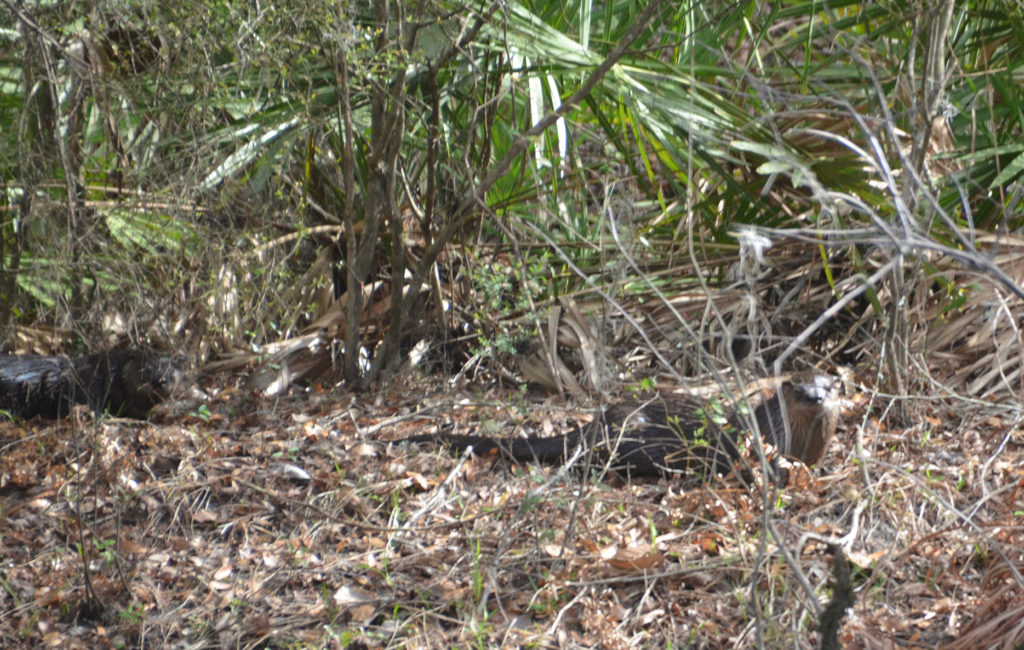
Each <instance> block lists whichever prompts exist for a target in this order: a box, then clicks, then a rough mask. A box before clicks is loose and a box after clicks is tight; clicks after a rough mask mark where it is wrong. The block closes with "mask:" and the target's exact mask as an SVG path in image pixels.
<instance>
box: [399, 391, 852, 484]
mask: <svg viewBox="0 0 1024 650" xmlns="http://www.w3.org/2000/svg"><path fill="white" fill-rule="evenodd" d="M837 387H838V380H837V379H836V378H835V377H833V376H831V375H824V374H798V375H794V376H793V377H791V378H790V379H788V380H786V381H785V382H783V384H782V386H781V388H780V389H779V390H777V391H775V393H774V394H771V395H764V396H762V397H761V399H760V402H758V403H757V404H756V406H755V407H754V409H753V413H752V414H750V413H749V411H748V409H746V408H744V406H743V405H742V404H741V405H740V406H738V407H736V406H724V405H723V404H722V403H721V402H716V401H714V400H711V401H708V400H703V399H701V398H699V397H696V396H694V395H678V394H665V393H656V394H653V395H650V396H648V397H645V398H640V397H638V398H635V399H630V400H628V401H625V402H620V403H618V404H614V405H612V406H610V407H609V408H608V409H606V410H605V411H604V412H603V413H602V414H601V416H600V417H599V418H598V419H596V420H595V421H594V422H593V423H591V424H590V425H586V426H584V427H579V428H577V429H574V430H573V431H570V432H569V433H566V434H564V435H557V436H551V437H537V436H529V437H526V438H514V439H511V440H499V439H496V438H490V437H486V436H468V435H455V434H446V433H433V434H425V435H419V436H412V437H409V438H405V439H403V440H400V441H399V442H412V443H420V442H435V443H439V444H443V445H445V446H446V447H448V448H449V449H451V450H452V451H463V450H465V449H466V448H468V447H470V446H472V447H473V451H474V453H476V454H481V455H482V454H489V453H498V454H500V455H502V456H504V457H506V458H508V459H510V460H512V461H515V462H530V461H533V460H536V461H538V462H541V463H561V462H564V461H565V460H566V459H567V458H569V457H571V456H572V454H573V450H574V449H575V448H576V447H577V446H579V445H581V444H582V445H584V447H585V448H586V449H588V450H592V451H593V453H594V454H596V456H595V457H593V458H594V460H596V461H599V462H600V463H602V464H607V465H608V466H609V467H610V468H612V469H615V470H617V471H619V472H622V473H625V474H626V475H628V476H635V477H658V476H666V475H673V474H679V473H684V474H700V475H703V477H705V478H708V477H710V476H711V475H712V474H713V473H717V472H725V471H727V470H728V469H729V467H730V466H731V462H732V461H733V460H737V459H739V458H740V456H741V454H740V449H739V444H738V443H739V440H740V434H741V433H742V432H747V431H750V432H754V431H756V432H758V433H760V435H761V436H762V439H763V440H764V441H765V442H768V443H770V444H771V445H772V446H773V447H775V448H776V449H777V450H778V452H779V453H781V454H783V455H785V456H788V457H791V458H795V459H797V460H800V461H802V462H803V463H805V464H807V465H813V464H815V463H817V462H819V461H820V460H821V459H822V457H823V456H824V455H825V451H826V449H827V446H828V443H829V442H830V440H831V439H832V436H833V434H834V433H835V429H836V424H837V419H838V409H837V401H836V398H837ZM787 421H788V426H787ZM773 467H774V464H773Z"/></svg>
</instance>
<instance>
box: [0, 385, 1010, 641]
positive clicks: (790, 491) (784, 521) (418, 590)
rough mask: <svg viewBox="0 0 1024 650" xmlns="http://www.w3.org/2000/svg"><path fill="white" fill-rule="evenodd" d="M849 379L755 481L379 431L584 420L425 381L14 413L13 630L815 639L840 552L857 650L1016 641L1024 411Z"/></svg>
mask: <svg viewBox="0 0 1024 650" xmlns="http://www.w3.org/2000/svg"><path fill="white" fill-rule="evenodd" d="M852 379H853V381H852V382H851V383H850V384H849V385H848V387H847V393H846V403H845V407H844V417H843V425H842V427H841V430H840V435H839V437H838V440H837V441H835V442H834V443H833V444H832V446H831V448H830V449H829V453H828V454H827V456H826V457H825V459H824V461H823V462H822V463H821V465H820V466H819V467H817V468H813V469H810V470H808V469H806V468H804V467H802V466H797V467H794V468H793V471H792V472H791V476H790V481H789V484H788V485H786V486H784V487H783V488H782V489H781V490H780V491H778V492H775V491H772V490H771V488H770V486H769V487H767V488H762V489H767V490H768V491H767V492H765V493H759V492H758V491H756V490H755V491H751V490H749V489H746V488H743V487H741V486H740V484H739V483H738V482H737V481H736V480H735V479H734V478H732V477H725V478H723V479H721V480H719V481H717V482H715V483H714V484H711V485H696V484H692V483H686V482H683V481H665V480H658V481H653V480H646V481H632V482H628V483H627V482H624V481H622V480H620V479H619V478H618V477H615V476H603V477H602V476H581V475H580V473H579V472H578V471H575V470H573V469H566V468H562V467H543V466H536V465H525V466H509V465H507V464H504V463H502V462H495V461H494V460H493V459H490V458H476V457H458V458H455V457H450V456H448V455H446V454H444V453H443V452H438V451H436V450H433V449H430V448H417V447H414V446H405V445H402V446H398V445H394V444H391V443H389V442H388V441H389V440H392V439H394V438H399V437H403V436H406V435H411V434H414V433H422V432H424V431H429V430H433V429H439V428H445V429H446V430H455V431H458V432H473V431H482V432H489V433H493V432H496V431H500V432H502V433H503V434H508V435H514V434H515V432H517V431H519V432H521V431H533V432H541V433H542V432H545V431H558V430H562V429H563V428H565V427H567V426H569V425H570V423H571V422H574V421H576V420H577V418H578V416H577V413H579V411H576V410H572V409H567V408H566V406H565V405H564V404H563V403H562V402H561V401H560V400H557V399H554V398H550V397H547V398H545V397H543V396H542V395H540V394H534V393H529V394H522V393H520V392H501V391H497V390H494V389H488V388H485V387H481V386H480V385H479V384H473V383H471V382H463V383H461V384H459V385H456V386H450V385H447V384H445V383H443V382H441V381H439V379H438V378H437V377H432V376H428V377H424V378H423V379H422V380H412V379H411V378H410V379H407V380H406V381H405V382H404V383H395V384H393V385H392V386H390V388H389V390H387V391H383V392H379V393H378V394H377V395H376V397H373V396H369V395H366V394H362V395H351V396H345V395H339V394H330V393H324V392H319V391H317V390H313V391H311V392H309V393H306V394H303V395H296V396H292V397H285V398H280V399H278V400H277V401H273V400H268V399H258V400H254V399H253V396H252V394H251V393H249V392H248V391H244V390H237V389H234V388H231V387H230V386H228V385H226V384H224V383H223V376H221V379H219V380H216V379H215V380H207V382H206V383H205V388H206V389H207V390H208V392H209V393H210V394H211V395H212V396H213V397H212V400H211V401H210V402H209V403H208V404H203V405H201V406H196V407H195V409H194V410H193V412H192V414H191V415H185V416H181V417H176V418H174V419H173V420H171V419H167V420H166V421H164V422H163V423H161V422H159V420H160V415H159V414H158V415H157V416H156V418H155V419H156V420H157V422H153V423H143V422H135V421H126V420H114V419H100V420H92V419H90V418H89V417H86V416H85V415H84V414H82V413H78V414H77V415H76V417H74V418H71V419H68V420H65V421H62V422H58V423H54V424H44V423H42V422H39V421H35V422H29V423H26V424H25V425H21V424H14V423H5V424H3V425H0V427H2V428H0V440H2V443H0V444H2V449H3V453H2V454H0V455H2V458H3V460H2V466H0V486H2V487H0V499H2V500H0V509H2V513H3V518H2V521H3V524H2V528H0V542H2V544H0V548H2V549H3V560H4V565H3V566H4V572H3V583H4V589H3V590H2V592H0V611H3V613H4V616H3V624H2V625H0V644H2V645H3V646H4V647H16V646H19V645H39V644H43V643H45V644H47V645H57V646H62V647H98V646H104V645H112V646H118V647H143V646H154V647H185V646H187V647H249V648H256V647H345V646H351V647H452V646H467V645H472V646H488V647H492V646H533V647H567V646H568V647H621V648H627V647H652V646H653V647H658V646H666V645H669V644H671V645H674V646H686V647H695V648H719V647H799V648H808V647H816V646H817V644H818V643H819V640H818V639H817V633H816V621H817V618H818V616H819V614H820V612H821V611H822V609H823V608H824V607H825V605H826V604H827V602H828V599H829V597H830V595H831V592H832V589H833V583H832V578H831V575H832V571H831V562H832V556H831V554H830V553H829V550H828V549H829V545H832V544H836V545H840V546H841V547H843V548H844V549H845V550H846V553H847V555H848V557H849V560H850V562H851V569H852V581H853V585H854V588H855V594H856V604H855V605H854V607H853V608H852V609H851V610H850V611H849V612H848V614H847V617H846V619H845V624H844V625H843V626H842V628H841V631H840V635H839V638H840V641H841V642H842V644H843V646H844V647H849V648H933V647H940V646H944V645H947V644H950V647H968V646H971V647H992V648H997V647H998V648H1003V647H1005V648H1010V647H1015V646H1016V645H1017V644H1019V643H1020V642H1021V641H1022V640H1024V630H1022V628H1021V626H1020V625H1019V615H1020V612H1021V607H1022V605H1021V603H1022V602H1024V598H1022V593H1024V592H1022V590H1024V581H1022V580H1021V577H1020V571H1022V570H1024V540H1022V539H1021V530H1022V529H1021V526H1020V517H1021V512H1024V495H1022V494H1021V486H1022V485H1024V474H1022V471H1024V470H1022V469H1021V468H1024V458H1022V454H1024V431H1022V429H1021V426H1020V423H1019V421H1018V418H1019V416H1018V415H1017V414H1016V413H1018V412H1016V411H1014V410H1012V409H1008V408H1003V407H1000V406H998V405H996V404H985V403H982V402H977V401H975V402H968V401H963V400H961V401H953V400H951V399H950V398H942V399H940V398H936V399H930V400H919V401H917V402H915V403H914V405H913V412H914V413H915V414H916V415H917V418H918V419H917V420H916V421H915V422H914V423H912V424H911V425H910V426H907V427H905V428H901V429H895V428H893V427H892V426H891V425H889V424H887V423H886V419H885V413H884V404H885V403H886V401H885V397H886V396H885V395H883V394H880V393H878V392H877V391H876V387H875V386H874V385H873V380H872V379H871V378H870V377H864V376H853V377H852ZM83 564H84V566H86V567H88V580H83V573H84V572H83Z"/></svg>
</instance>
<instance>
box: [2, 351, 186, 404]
mask: <svg viewBox="0 0 1024 650" xmlns="http://www.w3.org/2000/svg"><path fill="white" fill-rule="evenodd" d="M181 378H182V374H181V372H180V371H179V370H178V369H177V368H176V367H175V364H174V362H173V361H172V360H171V358H170V357H167V356H163V355H160V354H158V353H156V352H154V351H152V350H149V349H144V348H135V349H128V350H117V351H108V352H100V353H98V354H91V355H88V356H84V357H61V356H39V355H29V354H15V355H7V356H0V410H2V411H6V412H8V413H10V414H11V415H14V416H16V417H20V418H31V417H35V416H42V417H46V418H61V417H64V416H65V415H67V414H68V413H69V412H70V411H71V407H73V406H74V405H75V404H87V405H88V406H89V407H91V408H92V409H93V410H94V411H103V410H105V411H108V412H110V413H112V414H114V415H122V416H126V417H132V418H139V419H142V418H145V417H146V415H147V414H148V413H149V410H150V409H151V408H153V407H154V406H155V405H157V404H159V403H160V402H161V401H163V400H164V399H166V398H167V397H168V396H169V395H170V393H171V391H172V390H173V388H174V387H175V385H176V384H178V383H179V382H180V381H181Z"/></svg>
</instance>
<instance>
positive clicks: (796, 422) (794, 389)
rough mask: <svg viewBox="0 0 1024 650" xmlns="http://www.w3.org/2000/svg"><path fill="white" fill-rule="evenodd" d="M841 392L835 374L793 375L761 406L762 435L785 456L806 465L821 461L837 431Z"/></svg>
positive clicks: (758, 419) (759, 427)
mask: <svg viewBox="0 0 1024 650" xmlns="http://www.w3.org/2000/svg"><path fill="white" fill-rule="evenodd" d="M838 391H839V379H838V378H837V377H833V376H832V375H825V374H820V373H801V374H797V375H793V376H792V377H791V378H790V379H788V380H786V381H785V382H784V383H783V384H782V388H781V389H780V390H779V391H778V392H777V393H776V395H775V396H774V397H771V398H769V399H766V400H765V401H764V403H762V404H761V406H760V407H758V409H757V426H758V429H759V430H760V432H761V435H762V436H764V438H765V439H766V440H768V441H769V442H771V443H772V444H774V445H775V446H776V447H777V448H778V449H779V451H780V452H781V453H782V454H783V455H785V456H789V457H790V458H795V459H797V460H800V461H802V462H803V463H804V464H806V465H813V464H815V463H817V462H819V461H820V460H821V459H822V457H823V456H824V455H825V451H826V450H827V449H828V443H829V442H830V441H831V440H832V435H833V434H834V433H835V430H836V422H837V420H838V417H839V412H838V408H837V406H838V405H837V399H836V398H837V396H838Z"/></svg>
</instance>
